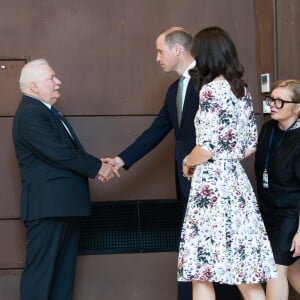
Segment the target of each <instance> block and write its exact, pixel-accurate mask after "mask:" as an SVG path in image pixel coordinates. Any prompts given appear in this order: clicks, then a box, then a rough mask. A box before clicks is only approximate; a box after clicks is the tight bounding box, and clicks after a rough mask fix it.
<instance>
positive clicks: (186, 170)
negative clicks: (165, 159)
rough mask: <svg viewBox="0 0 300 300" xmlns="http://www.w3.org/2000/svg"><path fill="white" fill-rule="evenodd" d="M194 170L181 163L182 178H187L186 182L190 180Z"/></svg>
mask: <svg viewBox="0 0 300 300" xmlns="http://www.w3.org/2000/svg"><path fill="white" fill-rule="evenodd" d="M194 169H195V168H193V167H189V166H188V165H187V164H185V163H183V164H182V173H183V176H184V177H186V178H187V180H191V179H192V177H193V173H194Z"/></svg>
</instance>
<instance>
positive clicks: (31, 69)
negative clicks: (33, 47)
mask: <svg viewBox="0 0 300 300" xmlns="http://www.w3.org/2000/svg"><path fill="white" fill-rule="evenodd" d="M44 65H47V66H49V63H48V61H47V60H46V59H44V58H39V59H35V60H32V61H30V62H28V63H27V64H26V65H25V66H24V67H23V68H22V70H21V74H20V79H19V84H20V90H21V92H22V93H26V92H28V89H29V85H30V83H31V82H32V81H38V80H40V78H41V76H42V73H41V69H40V67H41V66H44Z"/></svg>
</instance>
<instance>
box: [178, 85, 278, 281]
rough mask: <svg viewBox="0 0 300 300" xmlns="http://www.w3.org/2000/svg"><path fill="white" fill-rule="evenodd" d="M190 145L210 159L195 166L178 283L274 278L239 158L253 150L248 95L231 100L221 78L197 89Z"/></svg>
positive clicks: (266, 242)
mask: <svg viewBox="0 0 300 300" xmlns="http://www.w3.org/2000/svg"><path fill="white" fill-rule="evenodd" d="M195 128H196V144H197V145H199V146H201V147H202V148H204V149H206V150H209V151H210V152H211V153H212V159H211V160H210V161H208V162H206V163H204V164H201V165H198V166H197V167H196V168H195V171H194V175H193V179H192V183H191V190H190V195H189V202H188V206H187V211H186V215H185V220H184V223H183V228H182V233H181V239H180V246H179V256H178V274H177V277H178V281H192V280H200V281H211V282H220V283H226V284H242V283H243V284H244V283H260V282H264V281H266V280H269V279H271V278H274V277H275V276H276V267H275V262H274V258H273V254H272V250H271V247H270V242H269V239H268V236H267V234H266V230H265V227H264V224H263V221H262V218H261V215H260V211H259V208H258V205H257V201H256V197H255V194H254V192H253V189H252V186H251V184H250V181H249V179H248V177H247V174H246V173H245V170H244V169H243V167H242V165H241V163H240V159H242V158H244V157H245V150H246V149H255V147H256V143H257V128H256V122H255V116H254V112H253V107H252V101H251V96H250V94H249V93H248V92H247V91H245V96H244V97H243V98H242V99H237V98H236V96H235V95H234V94H233V93H232V91H231V88H230V85H229V83H228V82H227V81H226V80H217V81H212V82H210V83H208V84H206V85H204V86H203V87H202V89H201V91H200V106H199V110H198V112H197V114H196V116H195Z"/></svg>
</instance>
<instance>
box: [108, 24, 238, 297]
mask: <svg viewBox="0 0 300 300" xmlns="http://www.w3.org/2000/svg"><path fill="white" fill-rule="evenodd" d="M191 45H192V36H191V35H190V34H189V33H188V31H187V30H185V29H184V28H182V27H171V28H169V29H167V30H166V31H164V32H162V33H161V34H160V35H159V36H158V37H157V39H156V51H157V57H156V60H157V62H158V63H159V64H160V65H161V67H162V69H163V70H164V71H165V72H176V73H178V75H180V78H181V80H179V79H177V80H176V81H175V82H173V83H172V84H171V86H170V87H169V89H168V91H167V95H166V99H165V103H164V105H163V107H162V108H161V110H160V112H159V114H158V115H157V117H156V118H155V119H154V121H153V123H152V124H151V125H150V127H149V128H148V129H146V130H145V131H144V132H143V133H142V134H141V135H140V136H139V137H138V138H137V139H136V140H135V141H134V142H133V143H132V144H131V145H130V146H129V147H127V148H126V149H125V150H124V151H122V152H121V153H120V154H119V155H118V156H116V157H114V158H106V159H105V160H104V161H106V162H108V163H110V164H111V165H112V166H114V167H116V168H117V169H118V168H120V167H123V168H125V169H126V170H128V169H129V168H130V167H131V166H132V165H133V164H134V163H135V162H137V161H138V160H139V159H141V158H142V157H143V156H145V155H146V154H147V153H148V152H150V151H151V150H152V149H153V148H154V147H156V146H157V145H158V144H159V143H160V142H161V141H162V140H163V139H164V138H165V137H166V136H167V134H168V133H169V132H170V131H171V130H172V129H173V130H174V136H175V140H176V145H175V153H174V156H175V166H176V172H175V181H176V193H177V198H178V200H179V201H181V203H182V205H183V211H184V212H185V209H186V205H187V201H188V196H189V191H190V181H188V180H187V179H186V178H185V177H183V175H182V161H183V159H184V157H185V156H186V155H187V154H188V153H189V152H190V151H191V150H192V149H193V147H194V146H195V143H196V137H195V127H194V117H195V114H196V112H197V110H198V107H199V94H198V92H197V91H196V90H195V89H194V86H193V83H192V81H191V80H190V75H189V70H190V69H192V68H193V67H194V66H195V64H196V63H195V60H194V58H193V56H192V55H191ZM179 81H181V84H182V86H181V89H180V93H181V95H180V96H181V97H182V99H183V101H182V103H181V104H180V105H178V103H177V94H178V85H179ZM182 221H183V220H182ZM216 295H217V299H219V300H227V299H230V300H237V299H240V296H239V292H238V290H237V289H236V288H235V287H232V288H231V287H229V286H221V285H216ZM178 299H179V300H189V299H192V288H191V283H189V282H186V283H183V282H180V283H178Z"/></svg>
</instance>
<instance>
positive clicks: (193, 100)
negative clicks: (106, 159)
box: [119, 80, 199, 200]
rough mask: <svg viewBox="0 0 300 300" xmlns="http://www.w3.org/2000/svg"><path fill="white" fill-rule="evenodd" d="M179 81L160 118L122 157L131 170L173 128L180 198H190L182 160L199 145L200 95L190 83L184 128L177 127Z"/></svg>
mask: <svg viewBox="0 0 300 300" xmlns="http://www.w3.org/2000/svg"><path fill="white" fill-rule="evenodd" d="M177 86H178V80H176V81H175V82H174V83H173V84H172V85H171V86H170V88H169V90H168V92H167V95H166V99H165V103H164V105H163V107H162V109H161V110H160V112H159V114H158V116H157V117H156V118H155V120H154V121H153V123H152V124H151V125H150V127H149V128H148V129H146V130H145V131H144V132H143V133H142V134H141V135H140V136H139V137H138V138H137V139H136V140H135V142H134V143H133V144H131V145H130V146H129V147H127V148H126V149H125V150H124V151H122V153H120V154H119V156H120V157H121V158H122V160H123V161H124V162H125V166H124V167H125V169H129V168H130V167H131V166H132V165H133V164H134V163H135V162H136V161H137V160H139V159H140V158H142V157H143V156H144V155H146V154H147V153H148V152H150V151H151V150H152V149H153V148H154V147H155V146H157V145H158V144H159V143H160V142H161V141H162V140H163V139H164V137H165V136H166V135H167V134H168V133H169V132H170V131H171V130H172V129H174V135H175V139H176V146H175V164H176V174H177V176H176V189H177V194H178V196H179V197H181V196H183V197H184V198H185V199H184V200H187V199H188V194H189V190H190V182H189V181H188V180H187V179H186V178H184V177H183V176H182V160H183V158H184V157H185V156H186V155H187V154H188V153H189V152H190V151H191V150H192V148H193V147H194V146H195V143H196V137H195V127H194V117H195V114H196V112H197V110H198V108H199V93H198V92H197V91H196V90H195V89H194V86H193V83H192V81H191V80H190V81H189V83H188V87H187V91H186V95H185V101H184V106H183V111H182V117H181V126H180V128H179V127H178V121H177V108H176V95H177Z"/></svg>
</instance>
